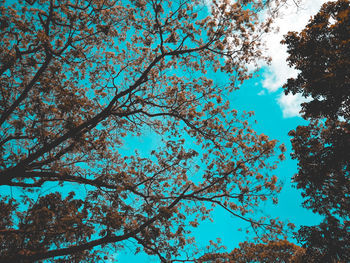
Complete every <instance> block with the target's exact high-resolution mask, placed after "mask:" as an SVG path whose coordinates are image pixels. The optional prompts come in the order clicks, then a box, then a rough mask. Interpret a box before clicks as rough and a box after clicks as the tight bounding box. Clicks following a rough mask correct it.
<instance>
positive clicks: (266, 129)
mask: <svg viewBox="0 0 350 263" xmlns="http://www.w3.org/2000/svg"><path fill="white" fill-rule="evenodd" d="M325 2H327V1H324V0H306V1H305V0H304V1H303V2H302V3H300V4H299V5H298V6H296V5H295V4H294V3H293V1H290V2H289V5H285V6H284V7H283V8H282V9H281V15H280V17H279V18H278V19H276V20H275V26H276V27H278V28H279V31H278V32H274V33H270V34H268V35H266V36H264V39H263V40H264V41H265V43H266V47H267V50H266V54H267V55H269V56H270V57H271V58H272V62H271V64H270V65H266V64H264V63H263V62H261V63H260V66H261V67H262V69H261V70H260V72H259V75H260V77H255V78H253V79H251V80H249V81H247V82H245V83H244V84H243V86H242V88H241V89H240V90H238V91H236V92H234V93H233V94H232V95H231V96H230V98H229V100H230V102H231V105H232V107H233V108H235V109H237V110H241V111H243V110H245V111H254V112H255V115H254V119H255V120H256V121H257V124H256V125H255V126H254V128H255V130H256V131H257V132H259V133H264V134H266V135H268V136H269V137H270V138H271V139H277V140H278V141H279V142H281V143H284V144H285V145H286V147H287V152H286V160H285V161H283V162H282V163H280V165H279V166H278V168H277V170H276V171H275V174H276V175H277V176H278V178H279V179H280V181H281V182H282V183H283V189H282V191H281V193H280V195H279V203H278V205H271V204H268V203H267V204H265V205H263V206H261V207H260V208H261V209H262V211H263V213H265V214H267V215H271V216H272V217H279V218H281V219H282V220H290V221H291V222H292V223H294V224H295V225H296V226H297V228H296V229H298V228H299V226H300V225H315V224H318V222H320V220H321V217H319V216H318V215H315V214H313V213H312V212H311V211H309V210H306V209H304V208H302V206H301V203H302V197H301V195H300V191H298V190H297V189H296V188H295V187H294V186H293V184H292V182H291V178H292V176H293V175H294V174H295V173H296V172H297V162H296V161H295V160H292V159H291V157H290V153H291V150H292V149H291V144H290V137H289V136H288V132H289V131H290V130H292V129H295V128H296V127H297V126H298V125H303V124H306V123H307V122H306V121H304V120H303V119H302V118H301V117H300V116H299V110H300V103H301V102H302V101H303V100H304V99H303V98H302V97H301V96H299V95H296V96H293V95H288V96H285V95H284V93H283V92H282V88H281V86H282V85H283V84H284V83H285V81H286V80H287V79H288V78H290V77H294V76H296V74H297V72H296V71H295V70H294V69H292V68H290V67H289V66H288V65H287V62H286V58H287V52H286V47H285V46H282V45H281V44H280V41H281V40H282V38H283V35H284V34H286V33H287V32H288V31H300V30H302V29H303V28H304V27H305V25H306V24H307V22H308V20H309V19H310V17H311V16H312V15H314V14H316V13H317V11H318V10H319V9H320V7H321V5H322V4H323V3H325ZM215 80H216V81H220V76H217V77H215V76H214V81H215ZM213 219H214V222H209V221H206V222H202V223H201V224H200V226H199V227H198V228H197V229H196V230H195V231H194V232H193V233H194V234H195V236H196V240H197V244H198V245H199V246H205V245H207V244H208V242H209V240H215V239H216V238H217V237H219V238H221V240H222V244H223V245H225V246H226V247H227V248H228V250H232V249H233V248H235V247H237V245H238V244H239V242H243V241H245V240H246V239H245V237H246V235H245V233H244V232H240V231H237V229H238V228H239V227H243V228H244V223H243V222H242V221H241V220H239V219H236V218H233V217H231V216H230V215H228V214H227V213H225V212H224V211H221V210H220V209H217V210H215V213H214V214H213ZM291 241H293V240H291ZM131 247H132V244H131V243H130V250H129V249H126V250H124V251H121V252H119V253H117V254H116V255H115V256H116V257H115V259H118V262H140V263H141V262H158V260H157V258H155V257H149V256H147V255H145V254H143V253H140V254H138V255H136V256H135V255H133V250H132V249H131ZM113 261H114V260H113V259H111V262H113Z"/></svg>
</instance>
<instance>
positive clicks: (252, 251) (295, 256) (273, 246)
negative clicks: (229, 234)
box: [197, 240, 305, 263]
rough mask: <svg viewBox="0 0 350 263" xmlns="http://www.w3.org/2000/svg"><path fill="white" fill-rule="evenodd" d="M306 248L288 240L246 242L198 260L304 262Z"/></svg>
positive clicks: (262, 262)
mask: <svg viewBox="0 0 350 263" xmlns="http://www.w3.org/2000/svg"><path fill="white" fill-rule="evenodd" d="M304 254H305V249H303V248H301V247H299V246H297V245H295V244H293V243H290V242H288V241H287V240H274V241H269V242H268V243H266V244H263V243H261V244H254V243H249V242H244V243H241V244H240V245H239V248H235V249H234V250H233V251H231V252H230V253H212V254H207V255H205V256H203V257H201V258H200V259H199V260H198V261H197V262H200V263H204V262H214V261H215V262H237V263H247V262H261V263H269V262H276V263H278V262H281V263H287V262H290V263H298V262H302V257H303V256H304Z"/></svg>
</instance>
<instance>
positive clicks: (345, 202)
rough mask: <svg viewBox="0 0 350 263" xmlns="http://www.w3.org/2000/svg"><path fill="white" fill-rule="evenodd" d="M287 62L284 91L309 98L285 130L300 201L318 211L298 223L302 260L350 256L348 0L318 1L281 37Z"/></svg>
mask: <svg viewBox="0 0 350 263" xmlns="http://www.w3.org/2000/svg"><path fill="white" fill-rule="evenodd" d="M283 43H284V44H285V45H287V47H288V53H289V57H288V62H289V65H290V66H293V67H295V68H296V69H298V70H299V71H300V72H299V74H298V76H297V77H296V78H292V79H289V80H288V81H287V83H286V84H285V85H284V87H283V88H284V90H285V93H286V94H288V93H292V94H297V93H300V94H302V95H303V96H304V97H305V98H309V99H310V100H309V101H308V102H305V103H303V104H302V111H301V113H302V116H303V118H304V119H306V120H309V125H308V126H298V127H297V128H296V129H295V130H293V131H291V132H290V136H292V145H293V151H294V152H293V154H292V157H293V158H294V159H296V160H298V173H297V174H296V175H295V176H294V178H293V179H294V181H295V183H296V185H297V188H299V189H301V190H302V195H303V197H304V198H305V201H304V203H303V205H304V206H305V207H306V208H308V209H312V210H313V211H314V212H316V213H319V214H320V215H323V216H324V220H323V222H322V223H321V224H320V225H317V226H311V227H310V226H303V227H301V229H300V230H299V231H298V233H297V238H298V240H299V241H300V242H301V243H302V244H303V246H304V247H305V248H306V249H307V252H306V253H305V259H304V261H305V262H350V221H349V220H350V1H348V0H340V1H337V2H328V3H326V4H324V5H323V6H322V8H321V10H320V11H319V12H318V13H317V14H316V15H315V16H314V17H313V18H312V19H311V20H310V22H309V24H308V25H307V26H306V27H305V29H304V30H303V31H302V32H300V33H297V32H290V33H289V34H288V35H287V36H286V37H285V40H284V41H283Z"/></svg>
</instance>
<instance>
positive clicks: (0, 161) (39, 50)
mask: <svg viewBox="0 0 350 263" xmlns="http://www.w3.org/2000/svg"><path fill="white" fill-rule="evenodd" d="M269 2H270V1H268V3H269ZM0 3H1V4H0V14H1V15H0V17H1V18H0V19H1V20H0V28H1V33H0V34H1V45H0V61H1V64H0V74H1V77H0V82H1V84H0V89H1V90H0V125H1V129H0V184H1V185H2V187H1V200H0V218H1V219H0V244H1V246H0V255H1V256H0V261H1V262H31V261H36V260H37V261H38V260H46V259H48V260H52V261H57V262H81V261H84V260H88V261H89V262H97V261H98V260H99V259H101V258H102V259H103V258H104V257H106V258H108V253H112V254H113V253H114V251H115V250H117V249H122V248H123V246H124V244H125V243H124V242H125V241H127V240H132V241H133V242H135V244H137V245H136V246H137V247H138V248H137V249H142V250H144V251H145V252H146V253H148V254H150V255H157V256H158V257H159V259H160V260H162V261H167V260H171V259H173V258H177V257H180V256H181V251H182V250H183V249H184V248H185V247H187V246H192V243H193V242H194V241H193V239H192V238H191V234H190V232H191V228H192V227H195V226H197V225H198V223H200V221H202V220H204V219H206V218H210V213H211V211H212V209H213V207H215V206H219V207H222V208H224V209H225V210H226V211H227V213H228V214H230V215H233V216H236V217H239V218H241V219H242V220H245V221H247V222H249V223H250V224H251V226H252V228H253V229H254V230H255V231H256V232H257V233H260V234H262V235H264V234H265V236H264V237H265V238H267V239H270V238H273V237H274V236H275V234H280V233H281V228H282V225H281V224H280V223H274V222H275V221H272V220H271V221H266V222H265V221H264V219H263V218H262V219H260V218H259V217H256V216H254V215H253V214H252V212H253V211H254V210H255V209H256V208H257V207H258V206H259V204H260V203H261V201H265V200H266V199H267V198H269V199H271V198H276V193H277V192H278V191H279V190H280V187H279V186H278V182H277V178H276V176H272V175H271V172H270V171H271V170H273V169H274V168H275V165H276V163H275V161H274V160H271V156H273V155H275V154H276V153H277V154H280V153H278V152H280V150H279V149H278V147H276V141H274V140H270V139H269V138H268V137H267V136H265V135H259V134H257V133H255V132H254V131H253V130H252V129H251V127H250V126H249V122H248V121H247V119H248V116H247V115H248V114H246V115H244V114H241V113H238V112H237V111H235V110H232V108H231V106H230V105H229V102H228V99H227V97H229V96H230V94H231V92H232V91H233V90H234V89H236V88H237V87H238V85H239V83H241V82H242V81H244V80H245V79H247V78H249V77H250V74H249V72H248V70H247V64H248V63H253V64H254V62H255V61H256V59H258V58H259V59H260V58H261V46H260V44H261V43H260V36H261V34H263V33H264V32H267V31H268V30H269V26H270V23H271V19H270V18H269V19H268V20H267V21H261V19H260V20H259V19H258V12H259V11H261V10H263V9H264V8H265V7H266V4H267V3H265V2H263V1H260V0H251V1H250V0H248V1H238V2H236V3H231V1H222V2H221V1H220V2H215V1H214V2H213V3H212V4H211V7H210V8H208V7H207V6H206V5H205V4H204V3H202V2H200V1H183V0H179V1H157V0H149V1H145V0H136V1H135V0H132V1H111V0H105V1H100V0H74V1H68V0H65V1H56V0H50V1H43V0H37V1H36V0H31V1H30V0H27V1H16V2H15V3H14V2H11V1H9V2H7V1H4V0H2V1H1V2H0ZM271 8H272V7H271ZM270 11H273V10H272V9H270ZM271 17H272V15H271ZM208 71H210V72H218V73H219V72H221V73H226V74H228V76H230V78H229V80H227V82H226V85H222V83H221V85H216V83H214V82H213V80H212V79H210V78H209V77H208V76H209V75H208ZM147 136H148V138H149V137H152V138H155V141H156V143H154V144H153V145H152V146H150V147H148V148H147V147H144V148H143V147H141V146H140V140H139V139H137V138H139V137H142V138H147ZM142 149H143V150H142ZM135 150H136V151H135ZM138 150H139V151H138ZM281 150H282V152H283V151H284V148H283V147H281ZM281 158H282V157H281ZM274 200H275V199H274ZM261 231H262V232H261Z"/></svg>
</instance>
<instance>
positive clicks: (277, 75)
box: [262, 0, 327, 117]
mask: <svg viewBox="0 0 350 263" xmlns="http://www.w3.org/2000/svg"><path fill="white" fill-rule="evenodd" d="M325 2H327V0H302V3H300V4H299V6H296V5H295V4H294V2H293V1H288V4H286V5H285V6H283V7H282V8H281V15H280V16H279V17H278V18H277V19H276V20H275V22H274V25H275V26H278V27H279V31H278V32H277V33H276V32H275V33H269V34H267V35H266V36H265V37H264V41H265V43H266V46H267V51H266V52H267V55H269V56H270V57H271V58H272V62H271V65H270V66H266V67H265V71H264V73H263V74H262V77H263V81H262V86H263V87H264V88H265V89H267V90H268V91H269V92H275V91H277V90H278V89H280V88H281V87H282V85H283V84H284V83H285V82H286V81H287V79H288V78H292V77H296V75H297V73H298V72H297V70H295V69H293V68H290V67H289V66H288V64H287V62H286V59H287V57H288V54H287V47H286V46H285V45H282V44H281V43H280V42H281V40H282V39H283V35H285V34H287V33H288V32H289V31H298V32H300V31H301V30H302V29H304V27H305V26H306V24H307V23H308V21H309V20H310V18H311V17H312V16H313V15H315V14H316V13H317V12H318V11H319V10H320V7H321V5H322V4H323V3H325ZM300 102H302V97H301V96H299V95H297V96H292V95H288V96H285V95H283V96H280V97H279V99H278V103H279V105H280V107H281V109H282V111H283V116H284V117H293V116H298V115H299V110H300V105H299V103H300Z"/></svg>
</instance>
